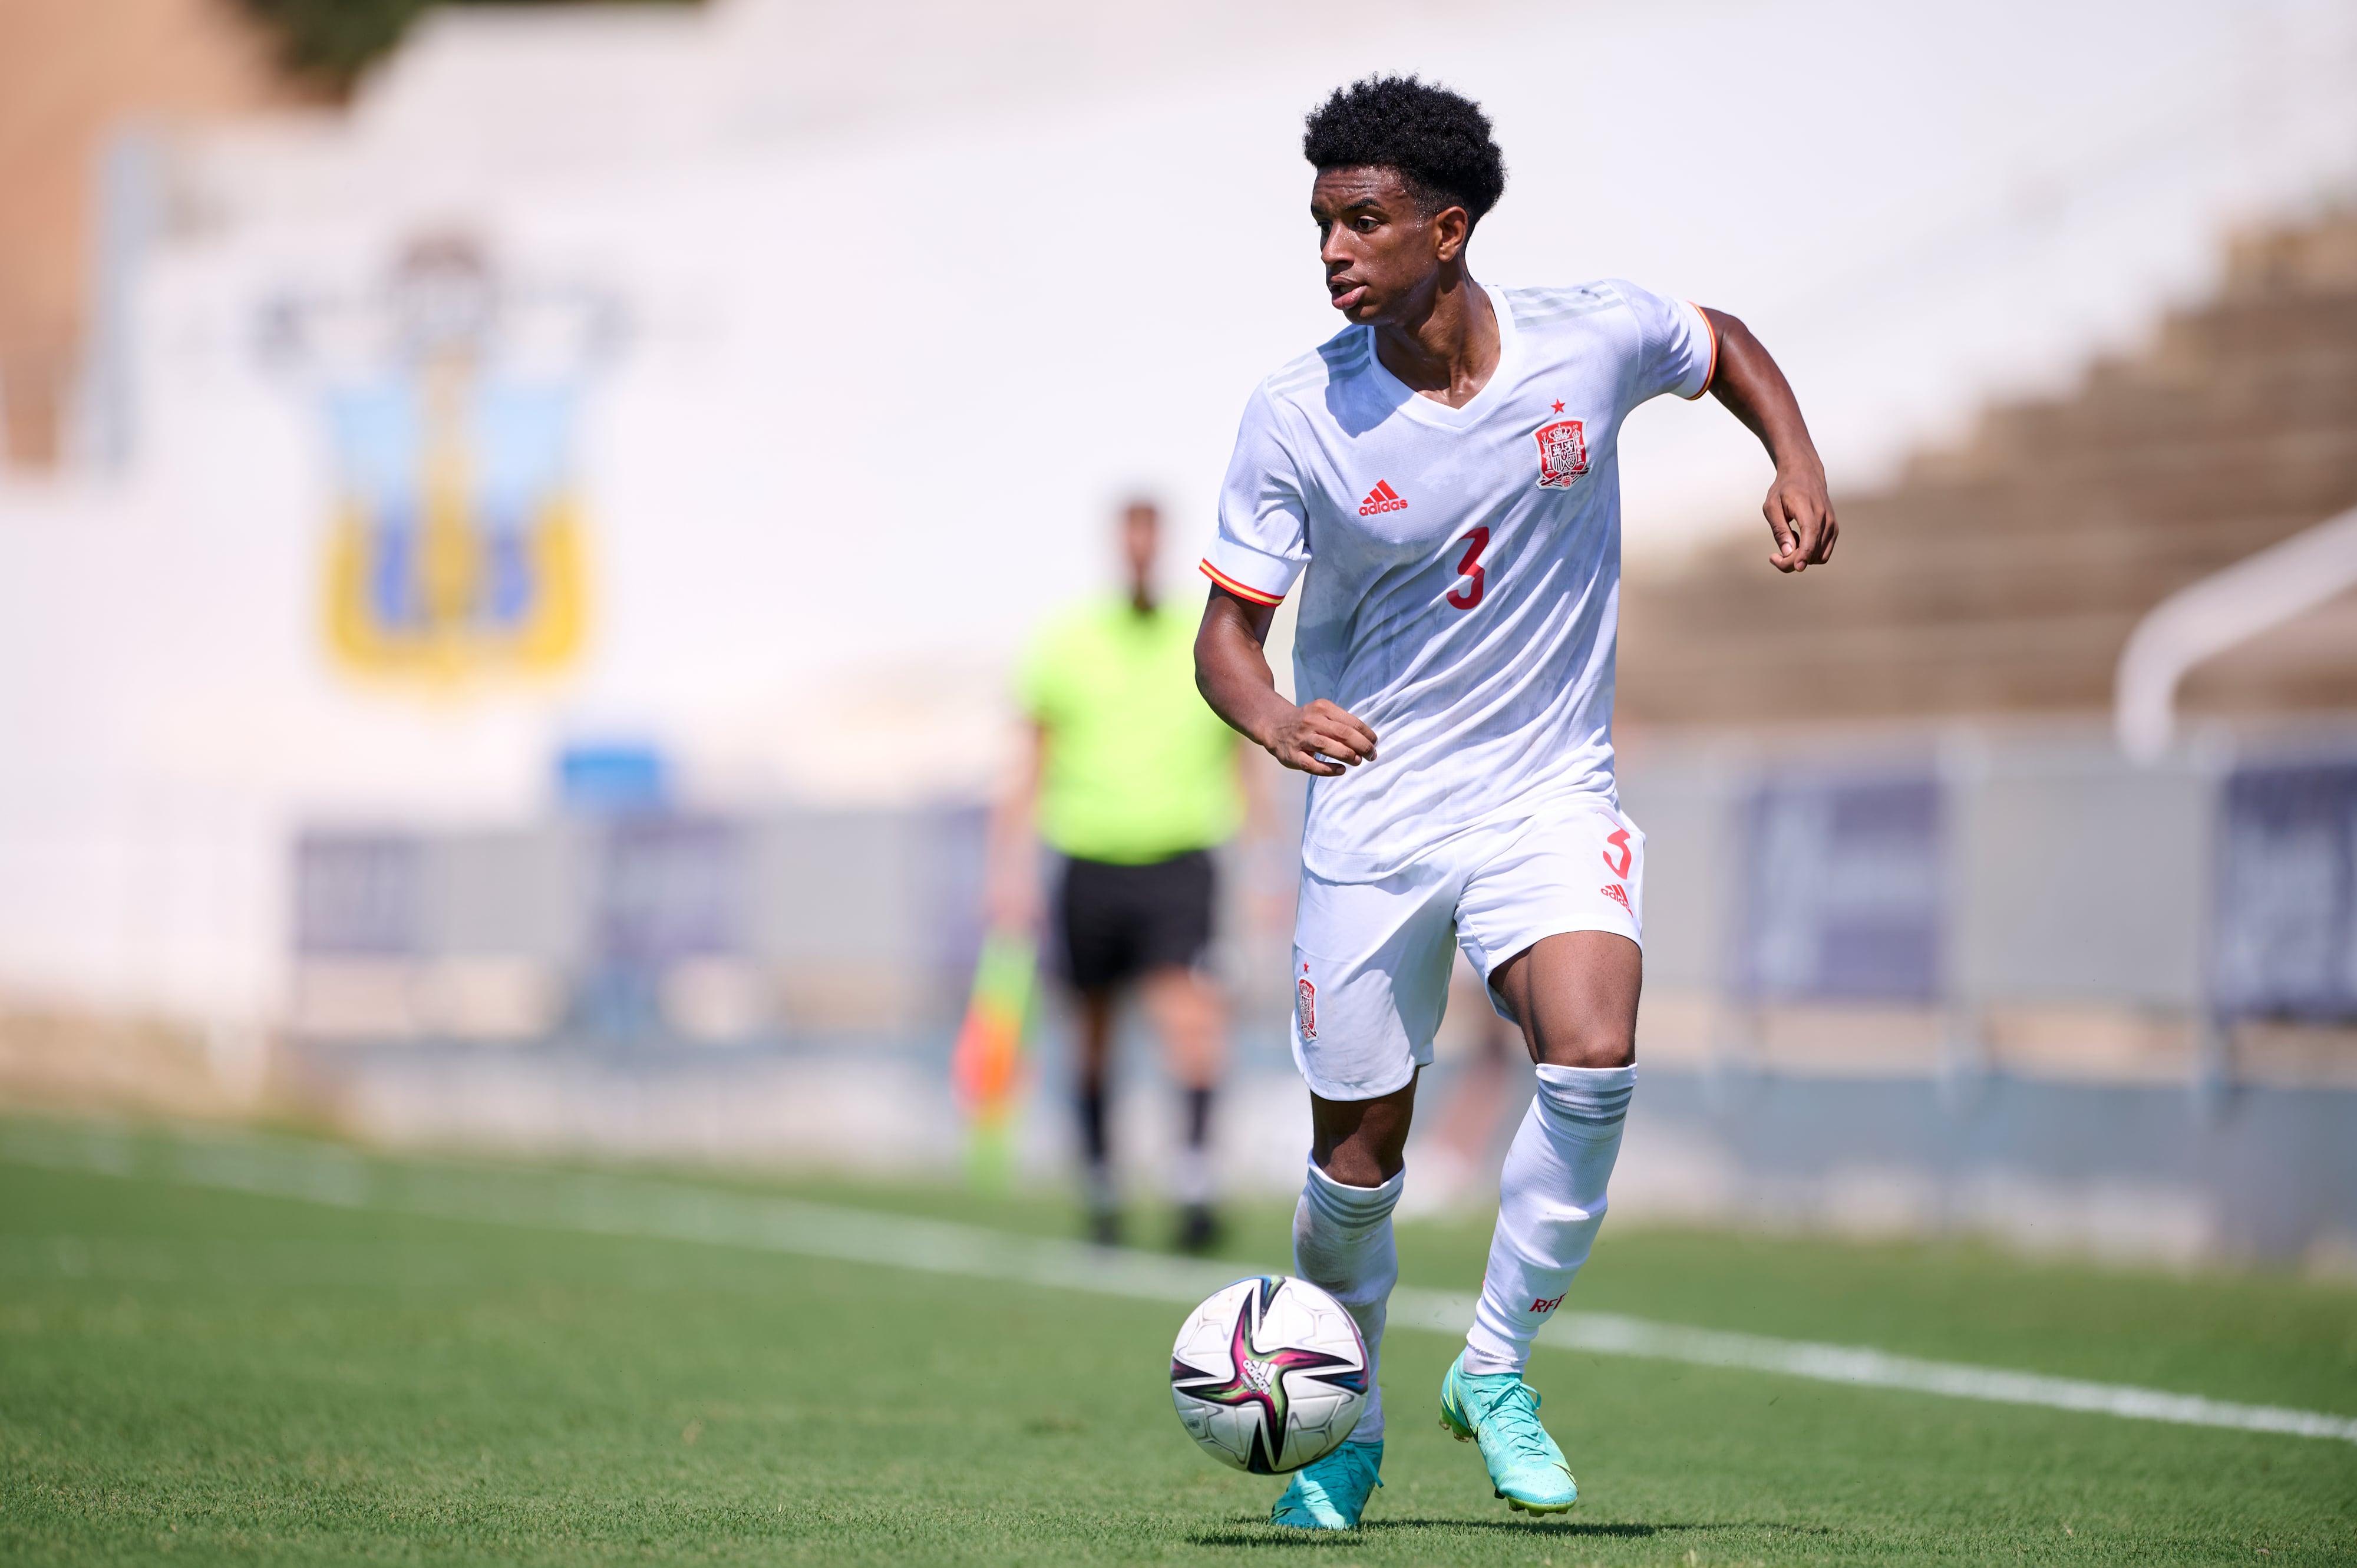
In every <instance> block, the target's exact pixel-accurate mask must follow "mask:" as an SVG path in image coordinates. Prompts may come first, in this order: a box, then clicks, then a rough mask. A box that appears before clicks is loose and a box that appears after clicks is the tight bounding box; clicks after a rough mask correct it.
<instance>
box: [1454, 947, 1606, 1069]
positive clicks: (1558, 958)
mask: <svg viewBox="0 0 2357 1568" xmlns="http://www.w3.org/2000/svg"><path fill="white" fill-rule="evenodd" d="M1643 983H1644V951H1643V950H1642V949H1641V948H1639V947H1638V946H1637V944H1636V943H1634V942H1632V941H1631V940H1629V939H1628V938H1626V937H1624V936H1621V935H1620V934H1619V933H1617V932H1613V931H1564V932H1559V933H1557V934H1556V935H1555V936H1551V937H1541V938H1540V939H1539V940H1537V941H1535V942H1534V943H1532V944H1531V945H1530V946H1529V947H1527V948H1525V949H1523V950H1522V951H1521V952H1519V953H1516V954H1515V955H1514V956H1513V957H1512V958H1510V959H1508V960H1507V961H1506V962H1505V963H1503V964H1502V965H1501V966H1500V967H1499V971H1498V973H1497V975H1496V977H1495V979H1494V980H1493V981H1492V983H1491V984H1492V987H1493V989H1495V990H1496V992H1497V993H1498V994H1499V996H1500V998H1501V1000H1503V1002H1504V1003H1505V1004H1506V1012H1507V1015H1509V1016H1510V1017H1512V1019H1513V1020H1514V1021H1515V1022H1516V1023H1518V1024H1519V1025H1520V1026H1522V1031H1523V1043H1524V1044H1525V1045H1526V1046H1528V1047H1529V1048H1530V1053H1531V1059H1532V1060H1533V1061H1537V1062H1544V1063H1547V1064H1548V1065H1550V1066H1553V1067H1626V1066H1627V1065H1628V1064H1629V1063H1631V1062H1632V1061H1634V1060H1636V1059H1637V996H1638V993H1639V991H1640V990H1641V988H1642V986H1643Z"/></svg>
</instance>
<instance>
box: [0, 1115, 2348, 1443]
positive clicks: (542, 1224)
mask: <svg viewBox="0 0 2357 1568" xmlns="http://www.w3.org/2000/svg"><path fill="white" fill-rule="evenodd" d="M0 1158H5V1159H6V1160H9V1161H12V1162H14V1163H16V1164H18V1165H32V1166H37V1167H40V1168H44V1169H50V1170H65V1171H73V1172H78V1173H89V1174H97V1175H104V1176H125V1177H147V1178H151V1179H160V1180H165V1181H171V1182H177V1183H179V1184H182V1185H185V1186H190V1187H209V1188H212V1189H215V1190H220V1191H229V1192H242V1193H248V1194H252V1195H254V1196H259V1197H278V1198H288V1199H293V1200H296V1201H298V1202H305V1203H316V1204H326V1205H330V1206H334V1207H339V1208H368V1209H377V1210H384V1211H391V1212H397V1213H403V1214H412V1215H417V1216H421V1217H424V1218H429V1219H455V1220H463V1221H469V1222H474V1223H479V1224H492V1225H510V1226H520V1227H530V1228H535V1229H543V1230H570V1231H576V1232H584V1233H587V1234H592V1235H608V1236H630V1237H635V1238H640V1239H651V1240H673V1241H692V1242H704V1243H708V1244H712V1245H717V1246H730V1247H744V1248H748V1249H754V1250H759V1251H775V1252H786V1253H791V1254H795V1255H798V1256H802V1257H817V1258H829V1259H834V1260H838V1261H841V1262H856V1263H869V1264H876V1265H878V1266H881V1267H886V1268H895V1269H906V1270H910V1271H914V1272H918V1273H933V1274H946V1275H953V1276H960V1277H965V1278H974V1279H996V1280H1005V1281H1008V1282H1010V1283H1021V1284H1029V1285H1041V1286H1047V1287H1049V1288H1055V1289H1066V1290H1081V1291H1089V1292H1092V1293H1095V1294H1103V1295H1116V1296H1127V1297H1131V1298H1134V1299H1138V1300H1145V1301H1161V1302H1168V1303H1171V1304H1174V1305H1189V1306H1191V1305H1194V1304H1195V1303H1196V1302H1199V1301H1200V1300H1201V1299H1202V1298H1203V1297H1205V1296H1207V1295H1209V1294H1211V1292H1213V1291H1214V1290H1217V1289H1218V1288H1220V1287H1221V1286H1222V1285H1224V1284H1227V1283H1230V1282H1232V1280H1234V1279H1235V1277H1236V1272H1235V1265H1234V1264H1233V1263H1222V1262H1201V1261H1199V1260H1194V1259H1187V1258H1174V1257H1168V1256H1164V1255H1162V1254H1160V1253H1154V1252H1141V1251H1127V1250H1122V1249H1107V1248H1097V1247H1092V1246H1088V1245H1086V1244H1084V1243H1082V1242H1079V1241H1071V1240H1060V1239H1057V1238H1053V1237H1037V1236H1017V1235H1012V1234H1009V1233H1007V1232H1005V1231H999V1230H987V1229H985V1228H984V1227H981V1226H974V1225H963V1224H959V1223H957V1222H955V1221H952V1220H942V1219H913V1218H909V1217H907V1216H903V1215H896V1214H881V1213H877V1212H875V1211H873V1210H868V1209H860V1208H843V1207H839V1206H836V1205H832V1204H821V1203H809V1202H804V1201H802V1199H799V1198H790V1197H760V1196H756V1195H753V1194H749V1193H734V1192H726V1191H722V1190H719V1189H717V1188H713V1187H696V1186H694V1185H692V1184H689V1183H685V1182H672V1181H663V1180H659V1179H655V1178H651V1177H643V1176H607V1175H595V1174H587V1173H574V1172H554V1171H530V1170H522V1169H516V1168H512V1167H503V1166H497V1165H436V1164H425V1163H410V1162H402V1163H395V1162H391V1161H382V1160H374V1159H370V1158H367V1157H364V1156H362V1155H358V1154H355V1153H353V1152H351V1151H350V1150H347V1149H341V1148H337V1147H335V1146H333V1145H329V1144H303V1143H296V1142H292V1141H287V1140H276V1139H264V1138H257V1137H244V1136H221V1135H202V1136H200V1135H191V1134H187V1133H178V1134H168V1135H158V1134H155V1133H141V1134H132V1133H124V1132H121V1131H116V1130H113V1129H108V1128H102V1127H75V1126H66V1125H60V1124H55V1123H48V1124H43V1123H30V1122H17V1123H13V1124H7V1125H5V1126H0ZM1472 1320H1473V1297H1472V1296H1470V1295H1469V1294H1458V1293H1454V1292H1449V1291H1435V1290H1418V1289H1414V1288H1410V1287H1402V1288H1400V1289H1399V1290H1397V1291H1394V1293H1393V1295H1392V1302H1391V1316H1390V1322H1391V1326H1393V1327H1394V1328H1409V1329H1421V1330H1429V1331H1432V1332H1435V1333H1440V1334H1450V1335H1458V1334H1462V1333H1464V1332H1465V1328H1466V1326H1467V1325H1468V1324H1469V1323H1470V1322H1471V1321H1472ZM1540 1343H1541V1345H1542V1347H1544V1348H1555V1349H1559V1350H1582V1351H1587V1352H1588V1353H1590V1354H1596V1355H1607V1356H1632V1357H1640V1358H1644V1359H1653V1360H1665V1361H1681V1362H1685V1363H1688V1364H1690V1365H1695V1366H1704V1367H1718V1368H1726V1369H1737V1370H1743V1371H1756V1372H1767V1373H1771V1374H1775V1375H1778V1376H1782V1377H1797V1378H1809V1379H1813V1380H1818V1381H1821V1382H1831V1383H1842V1384H1846V1385H1849V1386H1852V1387H1859V1388H1877V1389H1893V1390H1900V1391H1907V1392H1910V1393H1924V1394H1936V1395H1941V1396H1943V1397H1946V1398H1951V1399H1968V1400H1979V1401H1983V1402H1990V1403H1996V1404H2015V1405H2035V1406H2040V1407H2042V1408H2046V1409H2050V1410H2065V1411H2077V1412H2086V1413H2090V1414H2099V1415H2110V1416H2117V1417H2121V1418H2123V1419H2126V1420H2131V1421H2157V1422H2168V1423H2176V1424H2179V1425H2186V1426H2208V1427H2220V1428H2226V1429H2230V1430H2234V1431H2242V1432H2262V1433H2275V1434H2283V1435H2287V1436H2295V1437H2321V1438H2330V1439H2337V1440H2340V1441H2342V1442H2349V1443H2357V1419H2352V1418H2350V1417H2347V1416H2340V1415H2330V1414H2326V1413H2323V1412H2316V1411H2303V1410H2290V1409H2287V1408H2284V1407H2282V1406H2278V1405H2252V1404H2237V1403H2233V1402H2229V1401H2223V1400H2212V1399H2205V1398H2202V1397H2201V1396H2199V1395H2195V1394H2179V1393H2171V1392H2169V1391H2165V1390H2160V1389H2146V1388H2137V1387H2136V1386H2134V1385H2132V1384H2126V1383H2099V1382H2090V1381H2086V1380H2080V1379H2076V1378H2058V1377H2050V1376H2047V1375H2045V1374H2043V1373H2038V1372H2022V1371H2014V1370H2010V1369H2005V1368H1999V1367H1975V1366H1970V1365H1966V1364H1964V1363H1961V1362H1953V1361H1932V1360H1925V1359H1919V1358H1916V1357H1912V1356H1898V1355H1892V1354H1890V1353H1889V1352H1887V1351H1882V1350H1876V1349H1872V1348H1866V1347H1862V1346H1849V1345H1821V1344H1812V1343H1810V1342H1808V1341H1805V1340H1794V1339H1773V1338H1769V1337H1764V1336H1760V1335H1752V1334H1733V1333H1727V1332H1722V1331H1719V1330H1716V1329H1706V1328H1691V1327H1684V1326H1679V1325H1676V1324H1667V1323H1654V1322H1650V1321H1648V1320H1646V1319H1643V1318H1635V1317H1624V1316H1617V1315H1614V1314H1609V1313H1564V1314H1560V1315H1559V1316H1556V1317H1555V1319H1554V1320H1553V1321H1551V1322H1550V1323H1549V1324H1548V1325H1547V1326H1546V1327H1545V1328H1544V1330H1543V1331H1542V1332H1541V1337H1540Z"/></svg>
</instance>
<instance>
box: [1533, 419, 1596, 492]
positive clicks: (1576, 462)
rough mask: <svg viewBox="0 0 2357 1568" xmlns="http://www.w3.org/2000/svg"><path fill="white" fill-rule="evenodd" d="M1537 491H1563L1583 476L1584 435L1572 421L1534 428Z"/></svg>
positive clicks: (1585, 466)
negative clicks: (1536, 438)
mask: <svg viewBox="0 0 2357 1568" xmlns="http://www.w3.org/2000/svg"><path fill="white" fill-rule="evenodd" d="M1538 442H1539V489H1543V490H1567V489H1571V487H1572V485H1573V483H1574V482H1575V481H1576V480H1577V479H1578V478H1579V476H1580V475H1582V474H1585V473H1586V472H1587V429H1586V428H1585V427H1584V426H1583V425H1582V424H1580V423H1579V421H1577V420H1576V419H1558V420H1556V421H1555V423H1554V424H1542V425H1540V426H1539V428H1538Z"/></svg>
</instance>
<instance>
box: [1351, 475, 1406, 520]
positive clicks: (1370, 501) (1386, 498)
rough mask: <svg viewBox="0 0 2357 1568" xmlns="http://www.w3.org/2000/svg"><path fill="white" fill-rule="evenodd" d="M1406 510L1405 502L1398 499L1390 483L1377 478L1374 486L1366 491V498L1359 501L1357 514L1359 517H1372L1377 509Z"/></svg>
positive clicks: (1397, 494)
mask: <svg viewBox="0 0 2357 1568" xmlns="http://www.w3.org/2000/svg"><path fill="white" fill-rule="evenodd" d="M1405 510H1407V502H1405V501H1404V500H1402V499H1400V494H1399V492H1398V491H1397V490H1395V489H1392V488H1391V486H1390V485H1388V484H1386V483H1384V482H1383V480H1381V479H1377V480H1376V481H1375V488H1374V489H1372V490H1369V491H1368V492H1367V499H1365V500H1362V501H1361V502H1360V503H1359V515H1360V516H1361V517H1372V516H1374V515H1375V513H1377V512H1379V511H1405Z"/></svg>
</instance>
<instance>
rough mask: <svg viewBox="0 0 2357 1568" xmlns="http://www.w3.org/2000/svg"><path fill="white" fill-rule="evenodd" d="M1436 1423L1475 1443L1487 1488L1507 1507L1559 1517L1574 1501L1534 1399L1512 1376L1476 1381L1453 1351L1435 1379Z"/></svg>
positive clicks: (1559, 1455) (1575, 1494) (1576, 1496)
mask: <svg viewBox="0 0 2357 1568" xmlns="http://www.w3.org/2000/svg"><path fill="white" fill-rule="evenodd" d="M1440 1424H1441V1425H1443V1426H1445V1427H1447V1428H1448V1432H1449V1435H1451V1436H1453V1437H1455V1438H1456V1439H1457V1441H1458V1442H1459V1443H1471V1442H1479V1443H1480V1444H1481V1462H1482V1463H1483V1464H1485V1465H1487V1466H1490V1485H1491V1487H1493V1488H1494V1489H1495V1490H1496V1492H1497V1494H1498V1495H1499V1496H1500V1497H1501V1498H1505V1499H1506V1504H1507V1506H1508V1507H1509V1508H1516V1509H1522V1510H1523V1512H1524V1513H1561V1512H1563V1511H1564V1509H1567V1508H1569V1507H1571V1505H1572V1504H1574V1503H1576V1502H1577V1501H1578V1500H1579V1487H1577V1485H1576V1484H1575V1483H1574V1482H1573V1480H1572V1478H1571V1466H1569V1465H1567V1464H1566V1463H1565V1462H1564V1457H1563V1450H1562V1449H1560V1448H1557V1447H1556V1446H1555V1439H1554V1438H1552V1437H1549V1436H1548V1435H1547V1431H1546V1428H1545V1427H1544V1426H1541V1425H1540V1424H1539V1396H1538V1395H1537V1394H1536V1393H1535V1392H1534V1391H1532V1389H1531V1386H1530V1385H1529V1384H1528V1383H1526V1382H1524V1381H1523V1380H1522V1379H1521V1378H1520V1377H1518V1376H1516V1375H1515V1374H1514V1373H1512V1372H1499V1373H1496V1374H1494V1375H1492V1376H1488V1377H1477V1376H1475V1375H1474V1374H1473V1373H1471V1372H1469V1371H1467V1370H1466V1369H1465V1356H1464V1353H1463V1352H1462V1351H1459V1352H1458V1357H1457V1359H1456V1360H1454V1361H1452V1362H1450V1363H1449V1367H1448V1376H1447V1377H1445V1378H1443V1379H1441V1380H1440Z"/></svg>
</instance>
